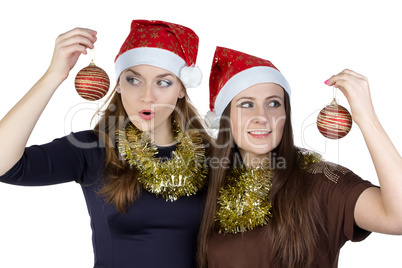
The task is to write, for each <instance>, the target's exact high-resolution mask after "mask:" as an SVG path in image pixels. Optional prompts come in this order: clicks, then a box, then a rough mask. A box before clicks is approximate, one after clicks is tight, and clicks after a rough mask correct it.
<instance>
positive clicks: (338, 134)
mask: <svg viewBox="0 0 402 268" xmlns="http://www.w3.org/2000/svg"><path fill="white" fill-rule="evenodd" d="M317 128H318V130H319V131H320V133H321V134H322V135H323V136H324V137H326V138H328V139H333V140H336V139H341V138H343V137H345V136H346V135H347V134H348V133H349V131H350V129H351V128H352V116H351V115H350V113H349V111H348V110H347V109H346V108H345V107H343V106H341V105H339V104H338V103H337V102H336V88H335V87H334V88H333V100H332V102H331V104H329V105H327V106H325V107H324V108H323V109H322V110H321V111H320V113H319V114H318V116H317Z"/></svg>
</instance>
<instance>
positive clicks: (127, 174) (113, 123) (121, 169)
mask: <svg viewBox="0 0 402 268" xmlns="http://www.w3.org/2000/svg"><path fill="white" fill-rule="evenodd" d="M116 88H117V86H116ZM116 88H115V90H114V93H113V94H112V95H111V96H110V97H109V99H108V100H107V102H109V104H108V105H107V107H106V109H105V110H104V111H102V112H101V118H100V120H99V121H98V123H97V125H96V126H95V128H94V131H95V133H96V134H97V135H98V137H99V139H100V140H101V141H102V142H103V143H104V146H105V168H104V172H103V179H104V180H103V187H102V188H101V189H100V191H99V194H101V195H102V196H103V197H104V198H105V200H106V202H107V203H109V204H112V205H115V206H116V208H117V211H119V212H120V213H125V212H126V211H127V208H128V206H129V205H130V204H132V203H133V202H135V200H137V198H138V197H139V196H140V194H141V187H140V185H139V183H138V180H137V177H138V170H137V169H136V168H132V167H130V165H129V164H128V163H127V162H126V161H125V160H124V159H121V157H120V154H119V152H118V150H117V148H116V136H115V135H116V130H118V129H120V130H121V129H124V127H125V126H126V124H127V123H128V122H129V118H128V116H127V113H126V111H125V109H124V107H123V103H122V100H121V95H120V94H119V93H117V92H116ZM182 88H183V90H184V92H186V90H185V88H184V86H182ZM99 113H100V112H99ZM171 116H172V118H173V119H174V120H175V121H176V122H177V123H178V125H179V127H180V129H181V130H182V131H191V130H198V131H199V132H200V135H201V138H202V139H203V141H204V145H205V147H206V154H208V152H209V144H210V136H209V135H208V133H207V132H206V131H205V128H204V125H203V123H202V121H201V119H200V117H199V115H198V112H197V110H196V109H195V107H194V106H193V105H192V104H191V102H190V99H189V98H188V96H187V93H186V94H185V96H184V97H183V98H180V99H178V101H177V104H176V108H175V109H174V111H173V113H172V115H171Z"/></svg>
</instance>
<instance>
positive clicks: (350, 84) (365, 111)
mask: <svg viewBox="0 0 402 268" xmlns="http://www.w3.org/2000/svg"><path fill="white" fill-rule="evenodd" d="M325 84H326V85H328V86H334V87H335V88H338V89H339V90H341V91H342V93H343V94H344V95H345V97H346V99H347V100H348V102H349V105H350V109H351V113H352V118H353V121H354V122H355V123H356V124H358V125H359V126H360V124H361V123H362V122H364V121H365V120H376V116H375V112H374V107H373V103H372V101H371V95H370V88H369V83H368V79H367V78H366V77H364V76H363V75H361V74H358V73H356V72H354V71H352V70H348V69H345V70H343V71H342V72H340V73H339V74H337V75H333V76H332V77H331V78H330V79H328V80H327V81H325Z"/></svg>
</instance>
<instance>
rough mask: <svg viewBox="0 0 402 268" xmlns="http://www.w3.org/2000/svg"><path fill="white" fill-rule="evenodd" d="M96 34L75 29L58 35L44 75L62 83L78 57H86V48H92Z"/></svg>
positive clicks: (86, 30)
mask: <svg viewBox="0 0 402 268" xmlns="http://www.w3.org/2000/svg"><path fill="white" fill-rule="evenodd" d="M96 34H97V32H96V31H93V30H90V29H85V28H75V29H73V30H70V31H68V32H66V33H64V34H61V35H59V37H57V39H56V44H55V47H54V52H53V58H52V61H51V63H50V66H49V68H48V70H47V72H46V73H47V74H51V75H55V76H57V77H59V79H61V80H62V81H64V80H65V79H66V78H67V77H68V74H69V73H70V70H71V69H72V68H73V67H74V65H75V64H76V63H77V60H78V58H79V56H80V55H81V54H84V55H86V54H87V49H88V48H89V49H93V48H94V43H95V42H96V39H97V38H96Z"/></svg>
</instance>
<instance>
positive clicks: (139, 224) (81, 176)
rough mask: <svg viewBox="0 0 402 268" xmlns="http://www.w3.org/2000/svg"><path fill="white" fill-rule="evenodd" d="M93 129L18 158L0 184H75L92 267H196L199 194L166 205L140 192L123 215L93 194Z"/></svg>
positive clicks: (98, 175)
mask: <svg viewBox="0 0 402 268" xmlns="http://www.w3.org/2000/svg"><path fill="white" fill-rule="evenodd" d="M102 144H103V143H101V142H99V140H98V137H97V136H96V135H95V134H94V132H93V131H83V132H78V133H72V134H70V135H68V136H66V137H63V138H60V139H55V140H54V141H52V142H50V143H48V144H44V145H41V146H37V145H35V146H31V147H27V148H26V149H25V152H24V155H23V156H22V158H21V159H20V161H19V162H18V163H16V164H15V166H14V167H13V168H11V169H10V170H9V171H8V172H7V173H6V174H4V175H3V176H1V177H0V181H2V182H5V183H10V184H15V185H23V186H43V185H51V184H56V183H64V182H69V181H75V182H77V183H79V184H81V187H82V190H83V192H84V195H85V200H86V203H87V207H88V212H89V215H90V217H91V227H92V233H93V235H92V242H93V248H94V255H95V264H94V267H95V268H112V267H113V268H129V267H130V268H132V267H141V268H144V267H149V268H154V267H155V268H160V267H164V268H190V267H196V265H195V255H196V243H197V234H198V228H199V225H200V221H201V214H202V209H203V193H202V192H198V193H197V194H196V195H193V196H188V197H187V196H184V197H180V198H179V199H178V200H177V201H174V202H171V201H166V200H165V198H163V197H157V196H156V195H154V194H151V193H149V192H147V191H145V190H143V191H142V194H141V197H140V198H139V199H138V200H137V201H136V202H135V203H134V204H132V205H131V206H130V207H129V209H128V210H127V213H126V214H120V213H118V212H117V210H116V208H115V206H113V205H109V204H107V203H105V201H104V200H103V198H102V197H101V196H100V195H99V194H97V191H98V190H99V189H100V187H101V180H102V172H103V168H104V154H105V152H104V147H103V146H102ZM174 149H175V146H169V147H159V148H158V150H159V154H158V157H171V153H172V152H173V150H174Z"/></svg>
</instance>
